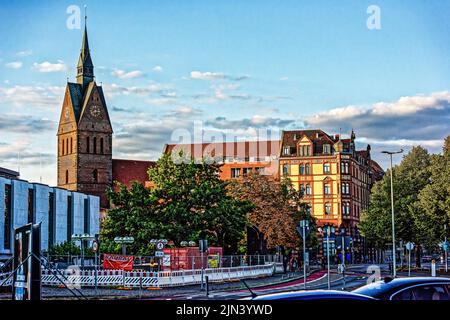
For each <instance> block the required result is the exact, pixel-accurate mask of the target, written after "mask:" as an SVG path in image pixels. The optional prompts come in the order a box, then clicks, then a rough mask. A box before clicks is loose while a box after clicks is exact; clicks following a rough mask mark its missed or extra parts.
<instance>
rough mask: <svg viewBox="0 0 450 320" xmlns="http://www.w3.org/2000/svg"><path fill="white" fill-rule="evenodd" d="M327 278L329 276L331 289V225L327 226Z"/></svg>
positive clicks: (329, 287)
mask: <svg viewBox="0 0 450 320" xmlns="http://www.w3.org/2000/svg"><path fill="white" fill-rule="evenodd" d="M327 278H328V281H327V282H328V290H330V289H331V282H330V226H328V228H327Z"/></svg>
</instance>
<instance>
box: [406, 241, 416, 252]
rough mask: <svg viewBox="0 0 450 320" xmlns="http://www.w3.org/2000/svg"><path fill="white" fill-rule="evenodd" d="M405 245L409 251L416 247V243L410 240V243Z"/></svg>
mask: <svg viewBox="0 0 450 320" xmlns="http://www.w3.org/2000/svg"><path fill="white" fill-rule="evenodd" d="M405 247H406V249H407V250H408V251H411V250H412V249H414V243H412V242H408V243H407V244H406V245H405Z"/></svg>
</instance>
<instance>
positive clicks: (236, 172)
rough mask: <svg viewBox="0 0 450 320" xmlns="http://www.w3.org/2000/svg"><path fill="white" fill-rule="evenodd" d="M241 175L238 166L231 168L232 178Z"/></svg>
mask: <svg viewBox="0 0 450 320" xmlns="http://www.w3.org/2000/svg"><path fill="white" fill-rule="evenodd" d="M240 175H241V169H240V168H232V169H231V177H232V178H239V176H240Z"/></svg>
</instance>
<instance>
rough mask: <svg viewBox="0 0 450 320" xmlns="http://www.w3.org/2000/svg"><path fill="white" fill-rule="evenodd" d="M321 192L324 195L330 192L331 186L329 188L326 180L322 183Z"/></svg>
mask: <svg viewBox="0 0 450 320" xmlns="http://www.w3.org/2000/svg"><path fill="white" fill-rule="evenodd" d="M323 193H324V194H326V195H330V194H331V188H330V184H329V183H328V182H326V183H325V184H324V185H323Z"/></svg>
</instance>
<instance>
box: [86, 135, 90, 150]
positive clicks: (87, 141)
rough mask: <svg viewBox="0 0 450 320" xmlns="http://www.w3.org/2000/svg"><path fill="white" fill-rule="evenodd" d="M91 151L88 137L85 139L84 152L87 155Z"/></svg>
mask: <svg viewBox="0 0 450 320" xmlns="http://www.w3.org/2000/svg"><path fill="white" fill-rule="evenodd" d="M90 149H91V146H90V141H89V137H86V152H87V153H89V152H90Z"/></svg>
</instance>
